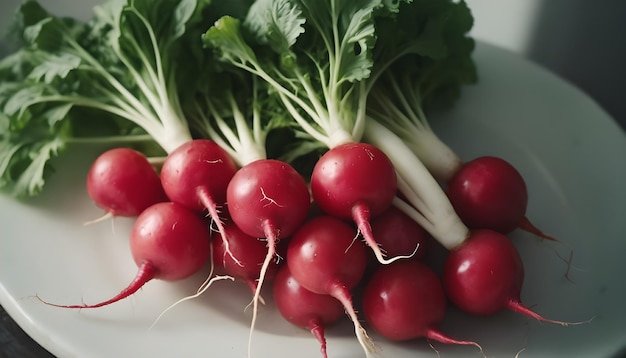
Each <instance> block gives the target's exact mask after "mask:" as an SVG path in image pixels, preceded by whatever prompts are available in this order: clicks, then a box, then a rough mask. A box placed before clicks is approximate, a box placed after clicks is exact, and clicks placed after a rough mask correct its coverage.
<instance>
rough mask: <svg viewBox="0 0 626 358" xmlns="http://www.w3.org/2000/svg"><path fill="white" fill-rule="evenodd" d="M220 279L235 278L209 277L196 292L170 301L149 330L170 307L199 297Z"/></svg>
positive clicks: (228, 277) (231, 278)
mask: <svg viewBox="0 0 626 358" xmlns="http://www.w3.org/2000/svg"><path fill="white" fill-rule="evenodd" d="M220 280H231V281H235V278H234V277H232V276H215V277H213V278H211V279H210V280H208V281H205V282H204V283H203V284H202V286H200V287H201V289H199V290H198V292H196V293H195V294H193V295H191V296H187V297H183V298H181V299H180V300H178V301H176V302H174V303H172V304H171V305H170V306H169V307H167V308H166V309H165V310H164V311H163V312H161V314H160V315H159V316H158V317H157V318H156V319H155V320H154V322H153V323H152V324H151V325H150V328H149V329H148V330H151V329H152V328H153V327H154V326H155V325H156V324H157V322H159V321H160V320H161V318H162V317H163V315H165V313H166V312H168V311H169V310H171V309H172V308H174V307H175V306H178V305H179V304H180V303H183V302H185V301H189V300H191V299H194V298H198V297H200V296H201V295H202V294H203V293H204V292H205V291H206V290H207V289H208V288H209V287H210V286H211V285H212V284H213V282H215V281H220Z"/></svg>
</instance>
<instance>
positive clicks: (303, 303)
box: [273, 265, 344, 358]
mask: <svg viewBox="0 0 626 358" xmlns="http://www.w3.org/2000/svg"><path fill="white" fill-rule="evenodd" d="M273 290H274V303H275V304H276V307H277V308H278V311H279V312H280V314H281V315H282V316H283V317H284V318H285V319H286V320H287V321H289V322H290V323H292V324H294V325H296V326H298V327H303V328H306V329H308V330H310V331H311V333H312V334H313V336H315V338H317V340H318V341H319V343H320V350H321V352H322V356H323V357H324V358H327V357H328V354H327V351H326V338H325V336H324V327H326V326H328V325H330V324H332V323H335V322H337V321H338V320H339V319H340V318H341V317H342V316H343V314H344V310H343V305H342V304H341V302H339V301H338V300H337V299H335V298H334V297H332V296H329V295H320V294H317V293H313V292H311V291H309V290H307V289H306V288H304V287H302V285H300V283H298V281H297V280H296V279H295V278H294V277H293V276H292V275H291V272H290V271H289V267H288V266H287V265H284V266H282V267H281V268H280V270H279V271H278V273H277V274H276V279H275V280H274V284H273Z"/></svg>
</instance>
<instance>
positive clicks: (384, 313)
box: [363, 260, 482, 350]
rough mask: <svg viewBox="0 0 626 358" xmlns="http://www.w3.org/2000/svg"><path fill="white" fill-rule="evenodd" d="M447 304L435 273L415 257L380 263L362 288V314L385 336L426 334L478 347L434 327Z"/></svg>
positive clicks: (403, 337) (401, 337)
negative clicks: (386, 263) (414, 259)
mask: <svg viewBox="0 0 626 358" xmlns="http://www.w3.org/2000/svg"><path fill="white" fill-rule="evenodd" d="M446 304H447V302H446V296H445V294H444V291H443V288H442V287H441V282H440V280H439V277H438V276H437V274H435V272H434V271H432V270H431V269H430V268H428V266H426V265H424V264H423V263H420V262H417V261H410V260H403V261H398V262H394V263H392V264H390V265H384V266H381V267H379V268H378V270H376V272H375V273H374V274H373V276H372V277H371V278H370V280H369V281H368V282H367V284H366V286H365V289H364V291H363V314H364V315H365V318H366V319H367V321H368V323H369V324H370V325H371V326H372V327H373V329H374V330H375V331H376V332H378V333H380V334H381V335H382V336H384V337H386V338H388V339H391V340H395V341H404V340H410V339H415V338H421V337H426V338H428V339H434V340H436V341H439V342H442V343H446V344H471V345H475V346H477V347H478V348H480V346H479V345H478V344H477V343H475V342H471V341H460V340H456V339H454V338H451V337H449V336H447V335H446V334H444V333H442V332H440V331H439V330H438V329H437V327H438V326H439V325H440V324H441V322H442V321H443V319H444V316H445V312H446ZM481 350H482V349H481Z"/></svg>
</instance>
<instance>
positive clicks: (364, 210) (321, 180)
mask: <svg viewBox="0 0 626 358" xmlns="http://www.w3.org/2000/svg"><path fill="white" fill-rule="evenodd" d="M396 191H397V181H396V172H395V170H394V168H393V165H392V164H391V161H390V160H389V158H387V156H386V155H385V154H384V153H383V152H382V151H380V150H379V149H378V148H376V147H374V146H373V145H370V144H366V143H346V144H341V145H338V146H336V147H334V148H332V149H330V150H329V151H328V152H326V153H325V154H324V155H323V156H322V157H321V158H320V159H319V160H318V161H317V163H316V164H315V167H314V168H313V173H312V174H311V194H312V196H313V200H314V201H315V202H316V203H317V205H318V206H319V207H320V209H322V211H324V212H325V213H327V214H330V215H334V216H337V217H339V218H342V219H352V220H354V222H355V223H356V225H357V227H358V229H359V231H360V232H361V234H362V235H363V237H364V238H365V241H366V242H367V244H368V245H369V246H370V247H371V248H372V250H373V251H374V254H375V255H376V258H377V259H378V261H380V262H381V263H389V262H392V261H393V259H385V258H384V257H383V253H382V252H381V250H380V247H379V246H378V243H377V242H376V240H375V238H374V235H373V234H372V228H371V225H370V220H371V219H372V218H374V217H376V216H377V215H379V214H380V213H382V212H383V211H385V210H386V209H387V208H389V207H390V206H391V203H392V201H393V198H394V197H395V195H396Z"/></svg>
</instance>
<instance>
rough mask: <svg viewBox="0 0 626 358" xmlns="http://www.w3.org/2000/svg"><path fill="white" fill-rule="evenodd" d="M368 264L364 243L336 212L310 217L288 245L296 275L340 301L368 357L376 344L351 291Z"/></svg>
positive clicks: (306, 285) (309, 287) (310, 287)
mask: <svg viewBox="0 0 626 358" xmlns="http://www.w3.org/2000/svg"><path fill="white" fill-rule="evenodd" d="M365 265H366V251H365V247H364V245H363V244H362V243H361V242H360V241H358V240H357V238H356V237H355V233H354V229H353V228H352V227H351V226H350V225H349V224H347V223H346V222H344V221H342V220H340V219H338V218H335V217H333V216H318V217H315V218H313V219H310V220H308V221H307V222H306V223H304V224H303V225H302V226H301V227H300V229H298V231H297V232H296V233H295V234H294V235H293V237H292V238H291V241H290V242H289V246H288V247H287V266H288V267H289V270H290V271H291V274H292V275H293V277H294V278H295V279H296V280H297V281H298V282H299V283H300V284H301V285H302V286H303V287H304V288H306V289H307V290H309V291H312V292H314V293H317V294H321V295H330V296H332V297H334V298H336V299H337V300H338V301H339V302H341V304H342V305H343V307H344V309H345V311H346V313H347V314H348V315H349V316H350V319H351V320H352V322H353V324H354V328H355V333H356V336H357V338H358V340H359V343H360V344H361V346H362V347H363V349H364V351H365V354H366V356H368V357H369V356H370V355H371V354H373V353H374V352H376V347H375V346H374V344H373V342H372V341H371V339H370V338H369V337H368V335H367V332H366V331H365V329H364V328H363V327H362V326H361V324H360V322H359V319H358V317H357V314H356V312H355V310H354V307H353V302H352V296H351V294H350V290H351V289H352V288H354V287H355V286H356V285H357V284H358V283H359V282H360V280H361V279H362V277H363V274H364V272H365Z"/></svg>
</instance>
